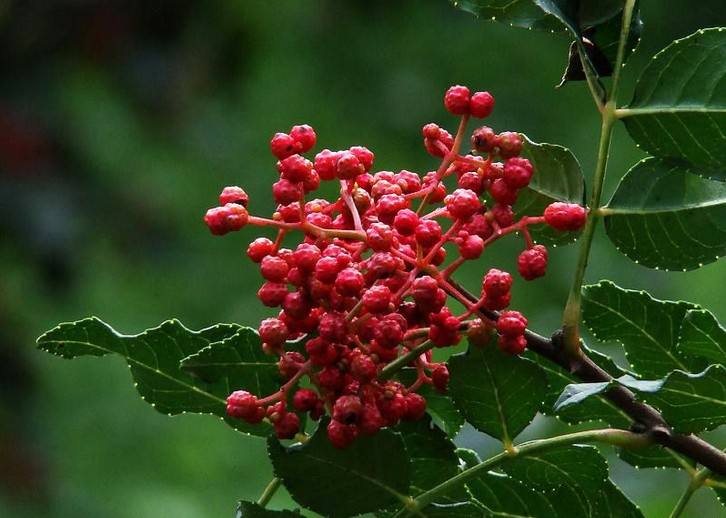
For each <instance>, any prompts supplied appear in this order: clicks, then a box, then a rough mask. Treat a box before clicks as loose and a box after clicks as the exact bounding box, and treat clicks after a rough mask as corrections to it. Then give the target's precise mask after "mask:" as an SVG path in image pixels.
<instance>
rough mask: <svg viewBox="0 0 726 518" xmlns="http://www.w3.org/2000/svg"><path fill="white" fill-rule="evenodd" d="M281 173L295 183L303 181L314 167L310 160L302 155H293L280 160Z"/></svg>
mask: <svg viewBox="0 0 726 518" xmlns="http://www.w3.org/2000/svg"><path fill="white" fill-rule="evenodd" d="M279 169H280V174H281V175H282V177H283V178H285V179H286V180H290V181H291V182H293V183H298V182H303V181H305V179H306V178H307V177H308V175H309V174H310V171H312V169H313V164H312V163H311V162H310V160H308V159H306V158H305V157H303V156H301V155H291V156H289V157H287V158H286V159H284V160H281V161H280V162H279Z"/></svg>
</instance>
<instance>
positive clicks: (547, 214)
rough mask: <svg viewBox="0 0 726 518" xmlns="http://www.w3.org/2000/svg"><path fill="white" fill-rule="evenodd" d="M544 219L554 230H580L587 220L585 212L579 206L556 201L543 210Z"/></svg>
mask: <svg viewBox="0 0 726 518" xmlns="http://www.w3.org/2000/svg"><path fill="white" fill-rule="evenodd" d="M544 218H545V222H546V223H547V224H548V225H549V226H551V227H552V228H554V229H556V230H561V231H567V230H570V231H572V230H580V229H581V228H582V226H583V225H584V224H585V220H586V219H587V212H586V211H585V208H584V207H582V206H580V205H576V204H574V203H563V202H559V201H557V202H555V203H552V204H550V205H549V206H548V207H547V208H546V209H545V211H544Z"/></svg>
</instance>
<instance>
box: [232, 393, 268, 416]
mask: <svg viewBox="0 0 726 518" xmlns="http://www.w3.org/2000/svg"><path fill="white" fill-rule="evenodd" d="M258 408H260V407H259V405H258V403H257V396H255V395H254V394H250V393H249V392H247V391H246V390H236V391H234V392H232V393H231V394H230V395H229V396H227V415H229V416H230V417H236V418H238V419H245V420H246V419H248V418H252V419H253V420H254V419H256V418H257V414H258Z"/></svg>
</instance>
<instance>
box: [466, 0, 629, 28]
mask: <svg viewBox="0 0 726 518" xmlns="http://www.w3.org/2000/svg"><path fill="white" fill-rule="evenodd" d="M452 3H453V4H454V6H455V7H457V8H459V9H462V10H464V11H467V12H470V13H472V14H474V15H475V16H477V17H480V18H485V19H491V20H494V21H499V22H502V23H506V24H509V25H512V26H514V27H522V28H525V29H536V30H544V31H563V30H569V31H570V32H572V33H573V34H579V33H580V30H581V27H588V26H593V25H597V24H600V23H603V22H605V21H606V20H608V19H610V18H612V17H613V16H614V15H615V14H616V13H618V12H619V11H621V10H622V8H623V4H624V0H582V1H580V2H573V1H572V0H452Z"/></svg>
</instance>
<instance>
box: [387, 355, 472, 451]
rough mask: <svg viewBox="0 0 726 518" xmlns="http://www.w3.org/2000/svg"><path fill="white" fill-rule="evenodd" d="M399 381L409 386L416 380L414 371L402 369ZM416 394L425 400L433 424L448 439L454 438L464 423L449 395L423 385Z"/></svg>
mask: <svg viewBox="0 0 726 518" xmlns="http://www.w3.org/2000/svg"><path fill="white" fill-rule="evenodd" d="M399 379H400V381H401V382H402V383H403V384H405V385H411V384H412V383H413V382H414V381H415V380H416V369H408V368H407V369H403V370H402V371H401V372H400V374H399ZM417 392H418V393H419V394H421V395H422V396H423V397H424V398H426V412H427V413H428V414H429V415H430V416H431V418H432V419H433V422H434V424H435V425H436V426H438V427H439V428H441V429H442V430H443V431H444V432H445V433H446V435H448V436H449V437H456V434H458V433H459V430H461V427H462V426H464V422H465V421H464V417H463V416H462V415H461V414H460V413H459V411H458V410H457V408H456V406H455V405H454V402H453V401H452V399H451V396H450V394H448V393H445V394H442V393H441V392H438V391H437V390H435V389H434V388H433V386H431V385H423V386H422V387H421V388H420V389H419V390H418V391H417Z"/></svg>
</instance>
